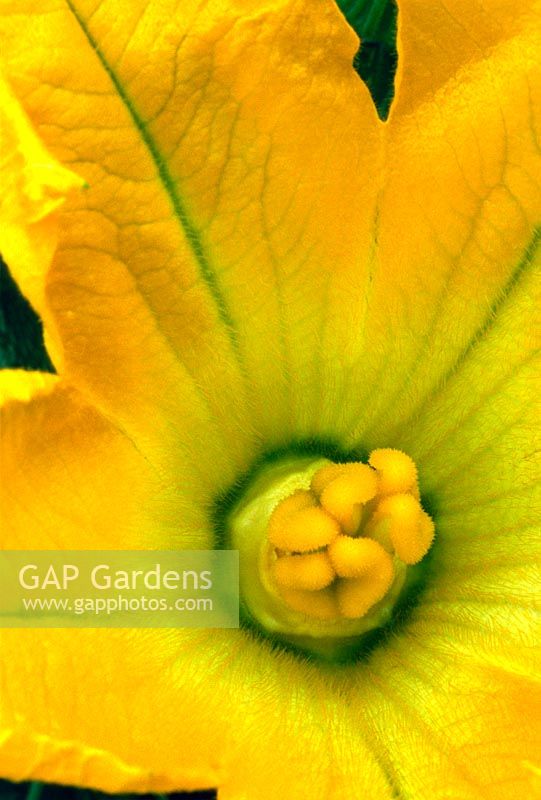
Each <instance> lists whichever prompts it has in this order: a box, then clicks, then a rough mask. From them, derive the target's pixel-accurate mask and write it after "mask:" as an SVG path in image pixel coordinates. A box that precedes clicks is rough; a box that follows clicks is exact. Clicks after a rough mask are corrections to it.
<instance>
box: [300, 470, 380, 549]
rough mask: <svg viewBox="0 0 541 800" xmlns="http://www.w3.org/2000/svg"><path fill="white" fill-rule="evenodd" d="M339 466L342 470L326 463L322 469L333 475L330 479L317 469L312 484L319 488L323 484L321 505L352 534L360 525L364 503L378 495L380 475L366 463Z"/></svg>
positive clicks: (320, 498)
mask: <svg viewBox="0 0 541 800" xmlns="http://www.w3.org/2000/svg"><path fill="white" fill-rule="evenodd" d="M333 466H334V465H333ZM337 466H338V467H339V471H337V470H329V469H327V468H325V467H324V468H323V470H320V472H324V476H325V477H330V480H328V481H327V482H324V480H322V477H321V476H320V475H319V474H318V473H316V475H315V476H314V478H313V479H312V487H314V486H316V487H318V488H319V487H320V486H321V484H323V489H322V491H321V494H320V495H319V501H320V503H321V505H322V507H323V508H324V509H325V510H326V511H328V512H329V514H332V516H333V517H334V518H335V519H336V520H338V522H339V523H340V525H341V527H342V528H343V529H344V530H345V532H346V533H350V534H353V533H355V532H356V531H357V530H358V528H359V525H360V522H361V515H362V510H363V505H364V503H367V502H368V501H369V500H372V498H373V497H375V495H376V492H377V488H378V484H377V478H376V474H375V472H374V470H373V469H370V467H369V466H368V465H367V464H356V463H355V464H341V465H337ZM331 476H332V477H331Z"/></svg>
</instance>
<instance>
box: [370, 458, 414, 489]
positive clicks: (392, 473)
mask: <svg viewBox="0 0 541 800" xmlns="http://www.w3.org/2000/svg"><path fill="white" fill-rule="evenodd" d="M368 463H369V464H370V466H372V467H374V469H375V470H376V473H377V477H378V494H380V495H388V494H398V493H400V492H413V494H414V495H415V496H417V497H418V491H417V467H416V466H415V462H414V461H413V460H412V459H411V458H410V457H409V456H408V455H406V453H403V452H402V451H401V450H393V449H392V448H380V449H378V450H372V452H371V453H370V456H369V458H368Z"/></svg>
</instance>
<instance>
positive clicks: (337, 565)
mask: <svg viewBox="0 0 541 800" xmlns="http://www.w3.org/2000/svg"><path fill="white" fill-rule="evenodd" d="M327 552H328V554H329V559H330V562H331V564H332V566H333V567H334V570H335V572H336V574H337V575H339V576H340V577H341V578H359V577H360V576H361V575H365V574H366V573H367V572H370V571H371V570H372V569H373V568H374V566H375V565H378V564H379V562H380V561H381V560H382V559H384V560H385V561H389V562H390V563H391V571H392V559H391V558H390V556H389V554H388V553H387V552H386V550H384V548H383V547H382V546H381V545H380V544H378V543H377V542H375V541H374V540H373V539H367V538H366V537H364V536H363V537H358V538H353V537H351V536H338V537H337V538H336V539H335V540H334V542H331V544H330V545H329V548H328V550H327Z"/></svg>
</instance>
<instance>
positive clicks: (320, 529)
mask: <svg viewBox="0 0 541 800" xmlns="http://www.w3.org/2000/svg"><path fill="white" fill-rule="evenodd" d="M339 533H340V526H339V524H338V522H337V521H336V520H335V519H333V517H331V515H330V514H327V512H326V511H324V510H323V509H322V508H318V507H317V506H316V500H315V497H314V496H313V495H312V494H311V493H310V492H307V491H302V490H301V491H298V492H296V493H295V494H293V495H291V496H290V497H286V498H285V499H284V500H282V501H281V502H280V503H278V505H277V506H276V508H275V509H274V511H273V512H272V515H271V517H270V520H269V526H268V537H269V541H270V542H271V543H272V544H273V545H274V546H275V547H277V548H278V549H279V550H285V551H287V552H290V553H306V552H309V551H310V550H318V549H319V548H320V547H325V546H326V545H328V544H330V543H331V542H332V540H333V539H335V538H336V536H338V534H339Z"/></svg>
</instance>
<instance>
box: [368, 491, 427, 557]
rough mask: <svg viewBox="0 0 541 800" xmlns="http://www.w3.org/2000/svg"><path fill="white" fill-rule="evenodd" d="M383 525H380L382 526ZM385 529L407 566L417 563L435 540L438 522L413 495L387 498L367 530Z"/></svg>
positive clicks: (395, 549) (379, 506)
mask: <svg viewBox="0 0 541 800" xmlns="http://www.w3.org/2000/svg"><path fill="white" fill-rule="evenodd" d="M378 523H379V524H378ZM378 528H379V529H380V530H382V529H383V530H385V532H386V535H387V536H388V538H389V540H390V542H391V543H392V546H393V548H394V551H395V553H396V555H397V556H398V558H399V559H400V560H401V561H403V562H404V564H417V563H418V562H419V561H420V560H421V559H422V558H423V557H424V556H425V555H426V553H427V552H428V550H429V549H430V546H431V544H432V541H433V539H434V523H433V521H432V519H431V517H429V515H428V514H427V513H426V511H424V510H423V509H422V508H421V505H420V503H419V501H418V500H417V499H416V498H415V497H413V495H411V494H407V493H401V494H394V495H390V496H389V497H384V498H383V500H382V501H381V502H380V503H379V505H378V507H377V508H376V511H375V512H374V515H373V517H372V519H371V520H369V522H368V525H367V529H368V531H370V530H371V529H374V530H375V532H376V534H377V530H378Z"/></svg>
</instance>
